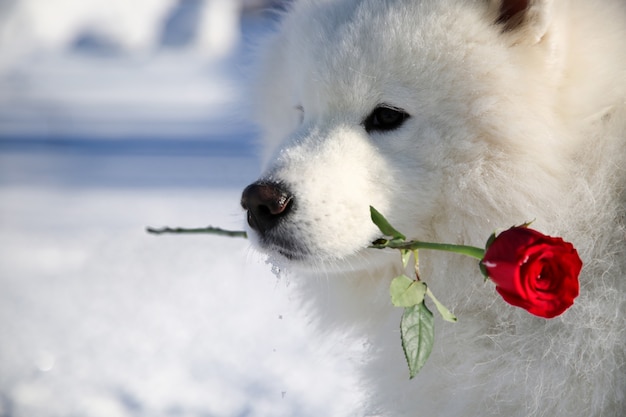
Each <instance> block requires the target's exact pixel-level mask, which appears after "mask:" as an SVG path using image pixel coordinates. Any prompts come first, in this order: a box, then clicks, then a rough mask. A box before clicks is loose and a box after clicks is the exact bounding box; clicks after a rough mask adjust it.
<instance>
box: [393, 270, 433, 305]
mask: <svg viewBox="0 0 626 417" xmlns="http://www.w3.org/2000/svg"><path fill="white" fill-rule="evenodd" d="M389 293H390V294H391V302H392V303H393V305H394V306H396V307H413V306H414V305H417V304H420V303H421V302H422V301H424V294H426V284H424V283H423V282H421V281H415V280H413V279H411V278H409V277H407V276H406V275H404V274H403V275H400V276H397V277H395V278H394V279H393V280H392V281H391V285H390V286H389Z"/></svg>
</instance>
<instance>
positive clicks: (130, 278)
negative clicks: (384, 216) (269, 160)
mask: <svg viewBox="0 0 626 417" xmlns="http://www.w3.org/2000/svg"><path fill="white" fill-rule="evenodd" d="M44 3H45V4H46V5H45V6H44ZM182 3H184V2H181V4H182ZM10 4H12V5H13V6H12V7H13V8H12V9H11V8H10V7H9V8H8V9H7V7H8V6H6V3H5V4H4V5H1V6H0V9H2V10H0V16H3V17H0V30H2V31H1V32H0V34H2V35H0V36H2V38H0V44H2V43H4V44H5V45H6V42H7V37H6V36H8V35H7V33H8V32H7V30H8V29H7V28H8V27H9V26H7V24H6V22H7V21H14V20H12V19H18V18H20V19H22V18H23V16H26V14H25V13H26V11H28V13H30V14H28V16H30V19H35V18H34V17H33V16H35V15H37V16H38V17H37V18H38V19H40V20H41V21H44V20H45V22H46V25H48V26H45V27H41V28H38V29H37V30H34V29H31V30H30V32H29V33H30V35H28V36H26V35H25V34H24V35H23V36H24V39H22V43H20V44H19V47H20V48H22V47H23V48H24V49H22V50H17V49H16V50H14V51H13V52H11V51H9V52H8V53H6V54H5V53H4V52H3V53H2V59H0V61H2V65H0V92H1V93H0V247H1V248H2V250H0V335H1V337H2V341H1V343H0V416H2V417H67V416H76V417H83V416H85V417H139V416H149V417H160V416H164V417H165V416H167V417H172V416H176V417H178V416H181V417H185V416H190V417H209V416H210V417H239V416H241V417H243V416H248V417H261V416H268V417H270V416H271V417H281V416H302V417H307V416H345V415H349V414H350V413H349V411H348V410H350V409H351V408H352V405H353V404H354V403H355V402H356V401H358V399H359V393H358V392H357V390H356V389H355V388H354V387H355V386H356V383H357V381H355V378H354V377H353V376H352V375H353V364H351V363H350V362H347V361H345V360H344V359H342V358H335V357H333V356H331V355H330V354H329V353H328V347H330V346H331V345H332V344H337V343H345V342H343V341H341V340H325V341H321V340H318V338H317V336H316V335H315V334H314V333H313V332H312V329H311V328H309V326H307V322H308V319H307V318H306V316H304V315H303V314H301V312H300V311H299V309H298V305H296V304H295V303H294V301H293V300H292V299H291V296H290V292H289V281H288V280H287V279H286V278H284V277H282V278H279V277H276V276H274V275H273V274H272V273H271V271H270V267H269V266H268V265H266V264H265V262H264V260H263V258H262V257H261V256H260V255H258V254H256V253H255V252H254V251H253V250H251V249H250V247H249V244H248V242H247V241H245V240H243V239H232V238H224V237H214V236H206V235H194V236H178V235H176V236H154V235H149V234H147V233H146V232H145V227H146V226H163V225H170V226H183V227H185V226H187V227H191V226H204V225H207V224H213V225H218V226H221V227H226V228H233V229H239V228H241V227H242V222H243V213H242V210H241V209H240V207H239V205H238V201H239V195H240V192H241V189H242V188H243V187H244V186H245V185H246V184H247V183H249V182H251V181H253V180H254V179H255V178H256V176H257V175H258V172H259V169H260V168H259V165H258V162H257V160H256V158H255V154H256V151H255V147H254V143H255V140H256V133H255V130H254V127H253V126H251V125H250V124H248V123H247V122H245V117H244V116H243V115H242V113H243V111H242V109H243V108H245V89H244V88H243V86H244V85H245V82H244V80H243V78H242V71H241V70H240V67H241V66H242V64H243V63H245V62H246V60H247V59H248V58H247V49H246V47H244V46H242V44H237V46H236V48H235V49H233V50H231V52H230V53H227V52H224V50H222V51H221V52H219V53H215V54H212V53H210V54H202V53H199V52H198V50H199V48H195V47H192V48H188V47H184V48H182V49H180V48H179V49H174V50H171V48H170V49H167V48H163V49H162V50H159V51H157V52H154V51H152V50H151V49H150V48H152V46H149V45H153V44H154V39H158V36H157V35H158V34H162V26H159V25H162V24H163V22H165V21H167V19H165V18H164V17H163V16H164V13H166V11H167V10H171V8H172V7H173V5H174V2H172V1H152V2H149V1H147V0H145V1H141V2H139V1H137V2H133V5H134V6H133V7H130V6H128V5H129V4H130V3H129V2H127V1H125V0H107V1H96V0H89V1H87V0H75V1H70V0H63V1H61V0H54V1H52V0H46V1H41V2H37V1H36V0H21V1H14V2H12V3H10ZM53 4H54V6H55V7H53V6H52V5H53ZM123 5H127V6H123ZM109 6H110V8H109ZM140 8H141V9H140ZM7 10H9V11H10V13H8V12H7V13H6V14H3V13H5V12H6V11H7ZM25 10H26V11H25ZM103 10H108V11H109V12H110V13H117V15H118V19H120V20H119V22H120V24H119V27H118V28H114V27H113V26H115V25H112V24H110V23H106V22H105V23H99V24H98V25H99V26H98V25H95V26H94V25H92V24H91V23H92V19H93V16H100V15H101V14H102V13H104V12H103ZM61 11H63V13H61ZM223 13H231V12H229V11H224V12H223ZM105 15H106V13H104V14H103V16H105ZM231 17H232V16H231ZM44 18H46V19H44ZM2 19H4V20H2ZM59 19H61V20H59ZM2 21H4V22H5V23H4V24H3V23H2ZM126 21H128V22H130V23H124V22H126ZM242 22H243V26H242V31H241V36H240V37H239V38H238V39H246V40H248V41H249V40H250V39H252V38H254V37H255V36H257V35H258V33H259V32H260V31H262V30H265V29H263V28H264V27H266V25H267V23H263V21H262V20H259V18H257V17H251V16H247V17H244V19H243V20H242ZM107 25H108V26H107ZM129 25H130V26H133V25H141V26H142V27H141V28H136V29H133V30H136V32H133V31H131V32H126V29H124V28H125V27H127V26H129ZM109 26H111V27H109ZM11 28H12V29H11V30H17V29H16V28H19V25H17V26H11ZM85 28H96V29H97V30H95V29H94V31H95V32H97V33H100V34H105V35H106V36H102V37H100V38H98V39H99V42H100V44H98V45H100V46H97V45H96V46H93V45H92V46H90V47H88V48H87V50H83V49H80V48H78V49H76V48H74V46H75V43H74V41H75V40H76V36H77V35H79V34H81V33H85ZM107 28H108V29H107ZM22 29H23V30H26V29H25V28H22ZM116 30H117V31H119V32H115V31H116ZM46 31H47V32H46ZM25 33H26V32H25ZM111 34H112V35H111ZM159 36H160V35H159ZM194 36H195V37H196V38H195V39H198V37H199V36H200V35H199V34H198V33H196V34H195V35H194ZM235 37H236V38H237V36H235ZM225 42H226V41H225ZM228 42H234V41H232V39H231V40H230V41H228ZM228 42H226V43H228ZM72 45H74V46H72ZM102 45H114V46H115V45H117V46H115V47H114V48H113V47H112V48H113V51H112V50H110V49H106V48H105V49H106V50H105V51H104V52H103V50H102V49H98V48H100V47H101V46H102ZM68 48H69V49H68ZM72 48H74V49H72ZM81 48H82V47H81ZM229 48H230V47H229ZM227 49H228V48H227Z"/></svg>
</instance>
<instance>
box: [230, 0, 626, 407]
mask: <svg viewBox="0 0 626 417" xmlns="http://www.w3.org/2000/svg"><path fill="white" fill-rule="evenodd" d="M258 69H259V77H258V83H257V89H256V93H257V94H256V97H257V100H256V102H255V107H256V109H257V111H256V118H257V121H258V123H259V124H260V126H261V127H262V129H263V135H264V143H265V145H266V147H265V149H266V152H265V167H264V171H263V173H262V174H261V176H260V177H259V179H258V181H257V182H255V183H253V184H251V185H250V186H248V187H247V188H246V189H245V190H244V193H243V195H242V205H243V207H244V209H246V210H247V219H248V224H249V227H248V229H249V234H250V236H251V239H252V240H253V243H254V244H255V246H256V247H258V248H259V249H260V250H261V251H263V252H265V253H267V254H269V259H270V260H271V261H272V262H274V263H276V264H277V265H278V266H279V267H280V268H281V269H282V270H285V271H287V273H289V274H290V278H289V279H290V283H291V284H292V286H293V287H295V288H296V289H297V292H298V294H299V295H300V296H301V300H302V302H303V303H306V304H307V305H308V306H309V307H310V309H311V310H310V311H311V314H312V315H313V316H314V317H315V318H316V323H317V324H318V325H319V327H320V329H322V330H324V332H323V333H322V334H324V335H325V336H326V337H338V335H342V336H345V335H349V336H350V337H353V338H355V339H359V338H360V340H362V341H364V342H363V346H364V348H363V351H362V352H361V354H362V355H363V357H362V358H360V359H359V364H361V365H362V368H363V375H362V376H361V379H360V380H361V381H363V386H364V388H363V390H364V391H365V393H366V395H365V396H366V399H367V401H366V404H362V406H363V409H360V410H355V412H354V414H351V415H355V416H364V415H367V416H384V417H399V416H585V417H589V416H603V417H608V416H624V415H626V219H625V214H626V198H625V192H624V188H625V185H626V173H625V171H626V165H625V164H626V135H625V132H626V104H625V103H626V3H625V2H624V1H622V0H615V1H611V0H603V1H589V0H526V1H520V0H295V1H293V2H292V3H291V4H290V6H289V10H288V11H287V12H286V13H285V15H284V16H283V18H282V21H281V23H280V25H279V27H278V30H277V31H276V33H273V34H272V35H271V36H269V38H268V39H267V41H266V42H264V43H263V45H262V48H261V54H260V64H259V68H258ZM370 205H371V206H374V207H375V208H377V209H378V210H379V211H380V212H381V213H383V214H384V215H385V216H386V217H387V219H388V220H389V221H390V223H391V224H392V225H394V226H395V227H396V228H397V229H398V230H400V231H402V232H403V233H404V234H406V235H407V237H409V238H411V239H419V240H425V241H431V242H446V243H457V244H468V245H474V246H483V245H484V242H485V241H486V239H487V237H488V236H489V235H490V234H491V233H492V232H493V231H494V230H496V229H499V228H500V229H504V228H508V227H510V226H512V225H516V224H521V223H524V222H526V221H530V220H534V223H533V228H534V229H537V230H540V231H541V232H543V233H546V234H549V235H552V236H562V237H563V238H564V239H565V240H567V241H570V242H572V243H573V244H574V245H575V247H576V248H577V249H578V252H579V254H580V257H581V258H582V260H583V262H584V266H583V270H582V273H581V276H580V285H581V289H580V296H579V297H578V298H577V299H576V301H575V304H574V305H573V306H572V307H571V308H570V309H569V310H567V311H566V312H565V313H564V314H562V315H561V316H559V317H556V318H554V319H550V320H546V319H543V318H539V317H535V316H532V315H530V314H529V313H527V312H526V311H525V310H522V309H519V308H515V307H512V306H510V305H509V304H507V303H506V302H504V301H503V300H502V298H501V297H499V296H498V295H497V294H496V293H495V291H494V286H493V285H492V284H490V283H484V282H483V279H482V277H481V275H480V272H479V270H478V268H477V267H476V262H475V261H474V260H471V259H467V258H465V257H463V256H459V255H455V254H444V253H440V252H433V251H430V252H429V251H421V252H420V272H421V276H422V278H423V279H424V280H425V281H426V282H427V283H428V285H429V288H431V289H432V290H433V292H434V293H435V294H437V297H438V298H439V300H440V301H442V302H443V303H444V304H446V305H447V306H448V307H449V308H450V309H451V310H452V311H453V312H454V313H455V314H456V316H457V317H458V318H459V322H458V323H448V322H444V321H441V320H440V319H439V318H436V319H435V320H436V324H435V327H436V339H435V344H434V349H433V352H432V354H431V356H430V358H429V360H428V362H427V363H426V365H425V366H424V368H423V369H422V370H421V372H420V373H419V374H418V375H417V376H416V377H415V378H414V379H412V380H410V379H409V374H408V369H407V366H406V363H405V358H404V355H403V352H402V348H401V345H400V334H399V320H400V316H401V314H402V309H399V308H397V307H394V306H393V305H392V304H391V302H390V298H389V283H390V280H391V279H392V278H393V277H394V276H396V275H397V274H399V273H400V272H401V270H402V264H401V262H400V257H399V253H398V252H397V251H392V250H377V249H368V245H369V244H370V243H371V242H372V241H374V240H376V239H377V238H379V237H380V236H381V233H380V231H379V230H378V229H377V227H376V226H375V225H374V224H373V223H372V222H371V220H370V213H369V206H370Z"/></svg>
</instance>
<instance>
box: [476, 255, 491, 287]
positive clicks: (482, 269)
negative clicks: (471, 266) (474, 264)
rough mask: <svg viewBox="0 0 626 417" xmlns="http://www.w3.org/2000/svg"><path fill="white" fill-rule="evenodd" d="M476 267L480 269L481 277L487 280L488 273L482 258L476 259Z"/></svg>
mask: <svg viewBox="0 0 626 417" xmlns="http://www.w3.org/2000/svg"><path fill="white" fill-rule="evenodd" d="M478 268H479V269H480V273H481V274H483V277H484V278H485V280H484V282H487V280H488V279H489V274H488V273H487V267H486V266H485V264H484V263H483V261H482V260H480V261H478Z"/></svg>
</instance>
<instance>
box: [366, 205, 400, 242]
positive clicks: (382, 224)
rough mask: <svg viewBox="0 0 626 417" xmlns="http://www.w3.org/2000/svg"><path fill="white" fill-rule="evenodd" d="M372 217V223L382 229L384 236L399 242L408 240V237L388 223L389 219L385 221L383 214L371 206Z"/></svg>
mask: <svg viewBox="0 0 626 417" xmlns="http://www.w3.org/2000/svg"><path fill="white" fill-rule="evenodd" d="M370 216H371V218H372V221H373V222H374V224H375V225H376V226H378V228H379V229H380V231H381V232H383V234H384V235H385V236H391V237H392V238H393V240H396V239H399V240H406V236H404V235H403V234H402V233H400V232H398V231H397V230H396V229H395V228H394V227H393V226H392V225H391V224H390V223H389V222H388V221H387V219H385V216H383V215H382V214H380V212H379V211H378V210H376V209H375V208H374V207H372V206H370Z"/></svg>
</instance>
